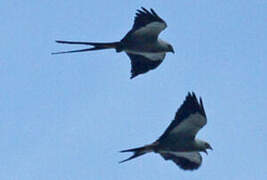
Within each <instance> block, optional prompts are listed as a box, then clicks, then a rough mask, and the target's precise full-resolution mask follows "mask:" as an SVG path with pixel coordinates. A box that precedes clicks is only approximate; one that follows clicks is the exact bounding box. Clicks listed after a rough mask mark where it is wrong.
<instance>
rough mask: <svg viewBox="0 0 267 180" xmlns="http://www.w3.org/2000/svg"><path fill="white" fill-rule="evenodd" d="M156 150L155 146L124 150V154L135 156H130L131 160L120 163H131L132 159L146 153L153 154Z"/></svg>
mask: <svg viewBox="0 0 267 180" xmlns="http://www.w3.org/2000/svg"><path fill="white" fill-rule="evenodd" d="M153 150H154V146H153V144H151V145H147V146H143V147H139V148H133V149H126V150H123V151H120V152H122V153H124V152H133V153H134V154H133V155H132V156H130V157H129V158H127V159H125V160H123V161H120V162H119V163H123V162H125V161H129V160H131V159H134V158H137V157H139V156H142V155H144V154H146V153H149V152H153Z"/></svg>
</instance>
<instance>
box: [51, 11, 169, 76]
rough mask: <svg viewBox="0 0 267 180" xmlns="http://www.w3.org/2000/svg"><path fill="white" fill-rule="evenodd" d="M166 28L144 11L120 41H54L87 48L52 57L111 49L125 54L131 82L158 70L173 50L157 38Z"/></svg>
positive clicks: (153, 16)
mask: <svg viewBox="0 0 267 180" xmlns="http://www.w3.org/2000/svg"><path fill="white" fill-rule="evenodd" d="M166 27H167V24H166V22H165V21H164V20H163V19H161V18H160V17H159V16H158V15H157V14H156V13H155V11H154V10H153V9H151V12H150V11H148V10H147V9H145V8H142V10H137V13H136V16H135V20H134V25H133V27H132V29H131V30H130V31H129V32H128V33H127V34H126V35H125V36H124V38H122V40H120V41H117V42H110V43H98V42H75V41H61V40H58V41H56V42H57V43H63V44H81V45H90V46H93V47H91V48H86V49H81V50H73V51H61V52H56V53H52V54H63V53H74V52H85V51H93V50H102V49H115V50H116V52H126V54H127V55H128V56H129V57H130V60H131V65H132V69H131V73H132V76H131V78H134V77H136V76H137V75H139V74H143V73H146V72H148V71H149V70H152V69H155V68H156V67H158V66H159V65H160V64H161V62H162V61H163V59H164V58H165V55H166V53H167V52H173V53H174V50H173V47H172V46H171V45H170V44H169V43H167V42H165V41H163V40H161V39H159V38H158V35H159V34H160V32H161V31H163V30H164V29H165V28H166Z"/></svg>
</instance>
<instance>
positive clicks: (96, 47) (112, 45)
mask: <svg viewBox="0 0 267 180" xmlns="http://www.w3.org/2000/svg"><path fill="white" fill-rule="evenodd" d="M56 42H57V43H61V44H79V45H90V46H93V47H91V48H86V49H79V50H72V51H60V52H55V53H52V54H65V53H75V52H85V51H94V50H102V49H112V48H114V49H116V51H117V52H120V51H122V44H121V42H119V41H118V42H110V43H96V42H78V41H60V40H56Z"/></svg>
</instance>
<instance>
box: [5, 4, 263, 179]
mask: <svg viewBox="0 0 267 180" xmlns="http://www.w3.org/2000/svg"><path fill="white" fill-rule="evenodd" d="M141 6H144V7H146V8H150V7H152V8H154V9H155V11H156V12H157V13H158V14H159V15H160V16H161V17H162V18H163V19H165V20H166V22H167V23H168V28H167V29H166V30H165V31H164V32H163V33H162V34H161V38H162V39H164V40H166V41H169V42H170V43H171V44H173V46H174V48H175V51H176V54H175V55H173V54H168V55H167V56H166V58H165V61H164V62H163V63H162V65H161V66H160V67H159V68H158V69H156V70H154V71H151V72H149V73H147V74H145V75H140V76H138V77H137V78H135V79H133V80H130V79H129V77H130V61H129V59H128V57H127V56H126V55H125V54H124V53H120V54H118V53H115V52H114V50H107V51H102V52H100V51H98V52H90V53H79V54H68V55H67V54H66V55H57V56H51V54H50V53H51V52H54V51H60V50H70V49H76V48H83V46H71V45H69V46H68V45H61V44H56V43H55V42H54V40H56V39H62V40H77V41H115V40H120V39H121V38H122V37H123V36H124V34H125V33H126V32H127V31H128V30H129V29H130V28H131V26H132V24H133V17H134V14H135V11H136V9H137V8H140V7H141ZM0 12H1V16H0V22H1V25H0V29H1V33H0V39H1V41H0V51H1V53H0V83H1V84H0V114H1V115H0V116H1V119H0V150H1V151H0V179H1V180H88V179H94V180H95V179H105V180H108V179H127V180H128V179H129V180H135V179H137V180H148V179H161V180H166V179H168V180H177V179H184V180H187V179H197V180H202V179H203V180H207V179H219V180H229V179H233V180H235V179H246V180H251V179H257V180H261V179H262V180H264V179H267V165H266V160H267V155H266V150H267V138H266V136H267V131H266V128H267V85H266V84H267V80H266V79H267V72H266V67H267V62H266V61H267V55H266V50H267V38H266V36H267V35H266V34H267V1H266V0H253V1H252V0H229V1H221V0H213V1H211V0H210V1H208V0H180V1H159V0H153V1H152V0H150V1H148V0H147V1H141V0H138V1H137V0H136V1H125V0H120V1H101V0H99V1H88V0H83V1H69V0H58V1H45V0H44V1H33V0H25V1H18V0H17V1H16V0H4V1H1V3H0ZM188 91H195V92H196V94H197V96H201V97H202V98H203V101H204V105H205V109H206V113H207V116H208V124H207V126H206V127H205V128H203V130H202V131H201V132H200V134H199V136H198V137H199V138H201V139H204V140H207V141H208V142H210V144H211V145H212V146H213V147H214V151H213V152H210V153H209V155H208V156H206V155H205V154H203V164H202V166H201V167H200V169H199V170H197V171H194V172H190V171H189V172H187V171H183V170H181V169H179V168H178V167H177V166H176V165H175V164H174V163H172V162H169V161H164V160H163V159H162V158H161V157H160V156H159V155H156V154H153V153H151V154H147V155H145V156H143V157H140V158H138V159H136V160H132V161H129V162H127V163H124V164H118V161H120V160H123V159H125V158H127V157H128V156H130V155H131V153H126V154H120V153H118V151H119V150H122V149H127V148H132V147H137V146H141V145H144V144H148V143H151V142H153V141H154V140H156V139H157V138H158V137H159V136H160V135H161V134H162V133H163V131H164V130H165V128H166V127H167V126H168V125H169V123H170V122H171V120H172V119H173V117H174V114H175V112H176V110H177V108H178V107H179V106H180V105H181V103H182V102H183V100H184V97H185V95H186V94H187V92H188Z"/></svg>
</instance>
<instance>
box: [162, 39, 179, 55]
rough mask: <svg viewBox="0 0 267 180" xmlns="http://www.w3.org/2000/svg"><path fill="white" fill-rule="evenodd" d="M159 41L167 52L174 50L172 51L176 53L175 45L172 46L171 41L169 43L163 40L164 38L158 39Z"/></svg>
mask: <svg viewBox="0 0 267 180" xmlns="http://www.w3.org/2000/svg"><path fill="white" fill-rule="evenodd" d="M158 41H159V43H160V45H161V47H163V48H164V50H165V51H166V52H172V53H175V52H174V49H173V47H172V45H171V44H169V43H167V42H166V41H163V40H161V39H158Z"/></svg>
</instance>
